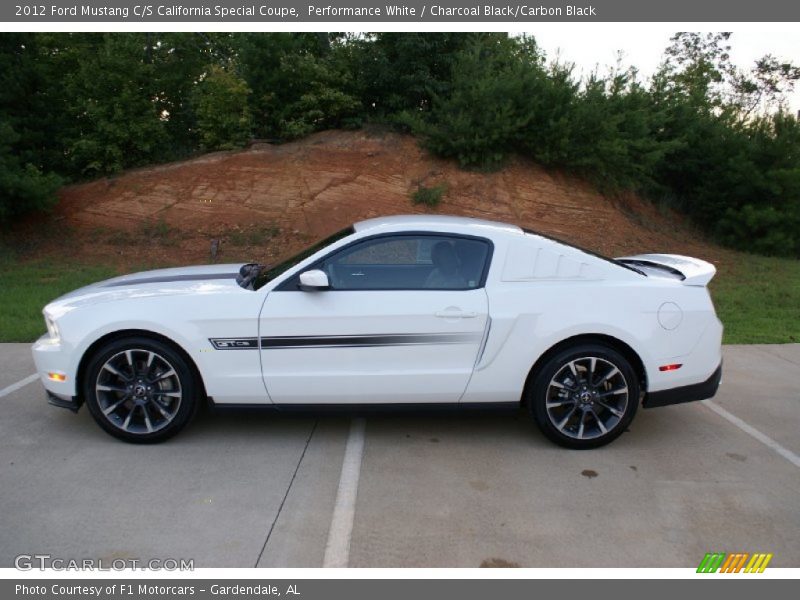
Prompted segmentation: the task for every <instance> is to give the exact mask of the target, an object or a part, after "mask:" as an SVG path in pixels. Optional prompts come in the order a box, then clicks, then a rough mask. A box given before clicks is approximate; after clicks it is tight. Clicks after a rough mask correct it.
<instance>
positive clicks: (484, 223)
mask: <svg viewBox="0 0 800 600" xmlns="http://www.w3.org/2000/svg"><path fill="white" fill-rule="evenodd" d="M353 228H354V229H355V230H356V231H358V232H362V231H367V230H370V229H388V230H392V231H397V230H403V229H408V230H411V231H413V230H416V231H420V230H422V231H427V230H433V231H437V230H440V229H469V228H475V229H482V230H484V231H485V230H486V229H490V230H492V231H494V232H496V233H517V234H520V233H522V229H521V228H520V227H518V226H517V225H511V224H509V223H500V222H498V221H488V220H485V219H473V218H471V217H454V216H450V215H395V216H391V217H378V218H375V219H367V220H366V221H359V222H358V223H355V224H354V225H353Z"/></svg>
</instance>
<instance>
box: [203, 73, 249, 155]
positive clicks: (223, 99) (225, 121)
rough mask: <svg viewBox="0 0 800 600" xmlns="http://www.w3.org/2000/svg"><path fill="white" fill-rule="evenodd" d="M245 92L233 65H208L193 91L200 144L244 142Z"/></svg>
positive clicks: (210, 147) (221, 145) (213, 146)
mask: <svg viewBox="0 0 800 600" xmlns="http://www.w3.org/2000/svg"><path fill="white" fill-rule="evenodd" d="M249 95H250V88H248V87H247V84H246V83H245V81H244V80H243V79H242V78H241V77H239V76H238V75H237V74H236V73H235V72H234V71H233V69H231V68H228V69H224V68H222V67H221V66H219V65H210V66H209V68H208V72H207V73H206V74H205V76H204V77H203V79H202V80H201V81H200V83H198V84H197V87H196V88H195V91H194V94H193V104H194V110H195V115H196V118H197V130H198V132H199V134H200V141H201V144H202V145H203V148H205V149H208V150H229V149H232V148H238V147H241V146H243V145H244V144H245V143H246V142H247V140H248V139H249V138H250V135H251V127H252V117H251V114H250V107H249V106H248V103H247V100H248V96H249Z"/></svg>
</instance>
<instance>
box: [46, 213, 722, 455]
mask: <svg viewBox="0 0 800 600" xmlns="http://www.w3.org/2000/svg"><path fill="white" fill-rule="evenodd" d="M714 273H715V269H714V267H713V265H711V264H709V263H707V262H704V261H702V260H697V259H694V258H687V257H683V256H676V255H667V254H644V255H640V256H632V257H626V258H619V259H616V260H611V259H607V258H603V257H600V256H597V255H594V254H592V253H589V252H587V251H585V250H581V249H578V248H575V247H572V246H570V245H567V244H564V243H562V242H558V241H555V240H553V239H550V238H547V237H544V236H542V235H538V234H536V233H532V232H529V231H524V230H522V229H520V228H519V227H516V226H514V225H506V224H502V223H494V222H490V221H481V220H476V219H467V218H458V217H442V216H399V217H386V218H379V219H372V220H368V221H363V222H361V223H357V224H356V225H354V226H352V227H349V228H348V229H346V230H344V231H340V232H339V233H337V234H335V235H333V236H331V237H329V238H328V239H326V240H324V241H322V242H320V243H318V244H316V245H315V246H313V247H311V248H309V249H307V250H306V251H305V252H302V253H301V254H299V255H298V256H295V257H293V258H291V259H289V260H287V261H285V262H283V263H281V264H278V265H276V266H262V265H258V264H246V265H212V266H204V267H187V268H180V269H164V270H159V271H150V272H146V273H137V274H133V275H126V276H123V277H117V278H114V279H109V280H107V281H102V282H100V283H96V284H93V285H90V286H88V287H85V288H82V289H79V290H77V291H74V292H72V293H70V294H67V295H66V296H63V297H61V298H59V299H57V300H55V301H54V302H51V303H50V304H48V305H47V306H46V307H45V308H44V317H45V321H46V324H47V330H48V333H47V334H46V335H44V336H43V337H42V338H40V339H39V340H38V341H37V342H36V343H35V345H34V346H33V355H34V358H35V361H36V366H37V369H38V372H39V374H40V375H41V379H42V381H43V383H44V386H45V388H46V390H47V393H48V396H49V399H50V402H51V403H52V404H55V405H57V406H62V407H67V408H71V409H72V410H74V411H77V410H78V408H79V407H80V406H81V405H82V404H83V403H86V405H87V406H88V408H89V411H90V412H91V414H92V416H93V417H94V419H95V420H96V421H97V423H98V424H99V425H100V426H101V427H102V428H103V429H104V430H106V431H107V432H108V433H110V434H111V435H114V436H116V437H118V438H121V439H123V440H126V441H130V442H156V441H161V440H164V439H166V438H168V437H170V436H172V435H174V434H176V433H177V432H178V431H179V430H180V429H181V428H182V427H184V426H185V425H186V424H187V423H188V422H189V421H190V419H191V418H192V415H193V414H194V413H195V411H196V410H197V407H198V405H199V404H200V403H201V402H204V401H206V402H208V403H210V404H211V405H213V406H215V407H220V408H221V407H228V408H235V407H239V408H241V407H254V406H262V407H271V408H274V409H277V410H288V409H297V408H300V407H303V408H308V407H318V408H321V407H323V406H331V405H336V406H342V405H350V406H353V407H362V408H363V407H364V406H366V405H370V406H372V405H384V406H386V405H389V406H397V407H400V406H406V407H416V408H419V407H422V406H428V407H442V405H447V406H451V407H453V406H454V407H459V408H478V407H480V408H489V407H497V408H500V407H505V408H509V407H520V406H522V407H525V408H526V409H527V410H528V411H529V412H530V414H531V416H532V417H533V419H534V420H535V421H536V423H537V424H538V426H539V427H540V428H541V430H542V432H543V433H544V434H545V435H546V436H547V437H548V438H550V439H551V440H553V441H555V442H557V443H559V444H562V445H564V446H567V447H570V448H591V447H596V446H600V445H603V444H606V443H608V442H610V441H611V440H613V439H615V438H616V437H617V436H619V435H620V434H621V433H622V432H623V431H624V430H625V429H626V428H627V427H628V425H629V424H630V422H631V420H632V419H633V417H634V414H635V413H636V409H637V407H638V406H639V404H640V403H641V404H643V406H644V407H645V408H647V407H654V406H663V405H665V404H674V403H678V402H686V401H689V400H699V399H703V398H709V397H711V396H713V395H714V393H715V392H716V390H717V387H718V385H719V382H720V378H721V372H722V371H721V347H720V344H721V336H722V325H721V323H720V322H719V320H718V319H717V317H716V315H715V313H714V307H713V305H712V303H711V298H710V296H709V293H708V290H707V288H706V285H707V284H708V282H709V281H710V280H711V278H712V277H713V276H714Z"/></svg>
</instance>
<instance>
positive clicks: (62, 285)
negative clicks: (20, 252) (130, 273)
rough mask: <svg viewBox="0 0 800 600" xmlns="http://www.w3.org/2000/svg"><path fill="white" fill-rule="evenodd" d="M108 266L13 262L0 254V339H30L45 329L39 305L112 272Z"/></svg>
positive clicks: (13, 340) (29, 340)
mask: <svg viewBox="0 0 800 600" xmlns="http://www.w3.org/2000/svg"><path fill="white" fill-rule="evenodd" d="M116 274H117V273H116V271H115V270H114V269H113V268H111V267H104V266H89V265H77V264H63V263H60V262H49V261H48V262H42V261H39V262H32V263H23V264H19V263H17V262H16V261H15V260H14V258H13V257H12V256H7V255H4V256H2V257H0V342H31V341H33V340H35V339H36V338H38V337H39V336H40V335H42V334H43V333H44V332H45V325H44V318H43V317H42V308H44V305H45V304H47V303H48V302H50V301H51V300H53V299H55V298H57V297H58V296H60V295H62V294H65V293H67V292H69V291H71V290H74V289H75V288H78V287H81V286H84V285H88V284H90V283H93V282H95V281H99V280H101V279H108V278H109V277H113V276H114V275H116Z"/></svg>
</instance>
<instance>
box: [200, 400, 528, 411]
mask: <svg viewBox="0 0 800 600" xmlns="http://www.w3.org/2000/svg"><path fill="white" fill-rule="evenodd" d="M208 404H209V407H210V408H211V410H212V411H213V412H215V413H223V414H224V413H229V412H273V413H283V414H320V415H328V414H335V415H342V414H344V415H347V414H359V415H360V414H386V413H406V414H408V413H425V414H436V413H438V414H453V413H486V412H492V413H498V412H501V413H510V412H516V411H518V410H519V409H520V403H519V402H468V403H464V404H456V403H413V404H412V403H398V404H217V403H216V402H214V399H213V398H209V399H208Z"/></svg>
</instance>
